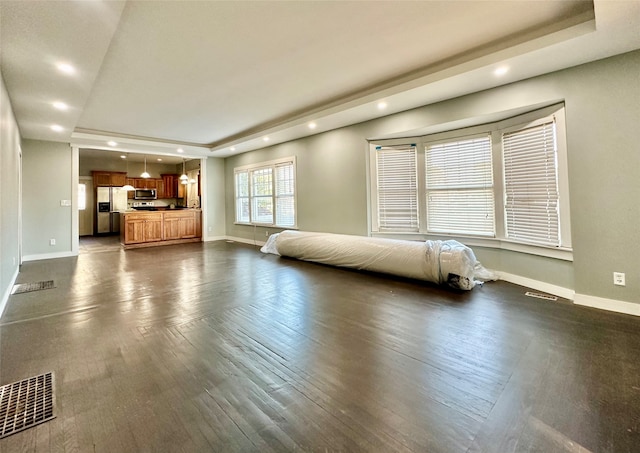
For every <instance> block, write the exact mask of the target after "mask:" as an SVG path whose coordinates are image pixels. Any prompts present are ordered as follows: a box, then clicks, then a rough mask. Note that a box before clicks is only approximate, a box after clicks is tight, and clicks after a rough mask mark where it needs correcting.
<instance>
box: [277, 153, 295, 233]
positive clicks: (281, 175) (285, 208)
mask: <svg viewBox="0 0 640 453" xmlns="http://www.w3.org/2000/svg"><path fill="white" fill-rule="evenodd" d="M294 193H295V173H294V171H293V163H292V162H288V163H285V164H280V165H276V225H280V226H286V227H291V226H294V225H295V222H296V220H295V199H294Z"/></svg>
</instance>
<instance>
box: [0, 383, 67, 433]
mask: <svg viewBox="0 0 640 453" xmlns="http://www.w3.org/2000/svg"><path fill="white" fill-rule="evenodd" d="M53 388H54V382H53V373H45V374H41V375H39V376H34V377H31V378H28V379H24V380H22V381H18V382H14V383H13V384H7V385H3V386H2V387H0V439H2V438H3V437H7V436H9V435H11V434H14V433H17V432H19V431H22V430H25V429H27V428H31V427H32V426H36V425H38V424H40V423H44V422H46V421H48V420H51V419H52V418H55V413H54V412H55V403H56V400H55V396H54V394H53Z"/></svg>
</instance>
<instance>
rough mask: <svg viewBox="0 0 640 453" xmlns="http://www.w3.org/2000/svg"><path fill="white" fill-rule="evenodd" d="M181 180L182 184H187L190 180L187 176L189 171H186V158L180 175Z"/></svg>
mask: <svg viewBox="0 0 640 453" xmlns="http://www.w3.org/2000/svg"><path fill="white" fill-rule="evenodd" d="M180 182H181V183H182V184H186V183H187V182H189V177H188V176H187V172H186V171H184V158H183V159H182V175H180Z"/></svg>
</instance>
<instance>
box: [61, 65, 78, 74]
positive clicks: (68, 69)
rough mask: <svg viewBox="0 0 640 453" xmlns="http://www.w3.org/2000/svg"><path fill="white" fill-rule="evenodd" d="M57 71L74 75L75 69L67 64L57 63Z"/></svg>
mask: <svg viewBox="0 0 640 453" xmlns="http://www.w3.org/2000/svg"><path fill="white" fill-rule="evenodd" d="M56 67H57V68H58V71H60V72H64V73H65V74H75V72H76V68H74V67H73V66H71V65H70V64H69V63H58V64H57V65H56Z"/></svg>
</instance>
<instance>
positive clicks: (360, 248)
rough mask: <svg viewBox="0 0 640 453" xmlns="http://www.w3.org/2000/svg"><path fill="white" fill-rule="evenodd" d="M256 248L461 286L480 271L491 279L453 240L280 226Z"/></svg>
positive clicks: (467, 285) (465, 286)
mask: <svg viewBox="0 0 640 453" xmlns="http://www.w3.org/2000/svg"><path fill="white" fill-rule="evenodd" d="M261 251H262V252H264V253H273V254H276V255H282V256H288V257H291V258H297V259H299V260H304V261H312V262H316V263H322V264H329V265H333V266H340V267H348V268H352V269H359V270H366V271H372V272H381V273H386V274H391V275H398V276H401V277H408V278H415V279H419V280H426V281H429V282H433V283H438V284H447V285H449V286H451V287H453V288H456V289H463V290H470V289H472V288H473V287H474V285H475V284H476V280H477V279H476V273H478V272H480V271H481V272H482V273H483V276H484V277H485V278H484V280H496V279H497V278H496V277H495V276H493V275H492V274H491V273H490V272H488V271H487V270H486V269H484V268H483V267H482V266H481V265H480V263H479V262H478V261H477V260H476V257H475V255H474V254H473V251H472V250H471V249H470V248H469V247H467V246H465V245H463V244H461V243H459V242H457V241H426V242H418V241H403V240H396V239H384V238H372V237H364V236H351V235H344V234H331V233H312V232H302V231H291V230H286V231H283V232H281V233H277V234H273V235H271V236H270V237H269V240H268V241H267V243H266V244H265V245H264V246H263V247H262V249H261ZM487 276H489V277H491V278H486V277H487Z"/></svg>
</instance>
